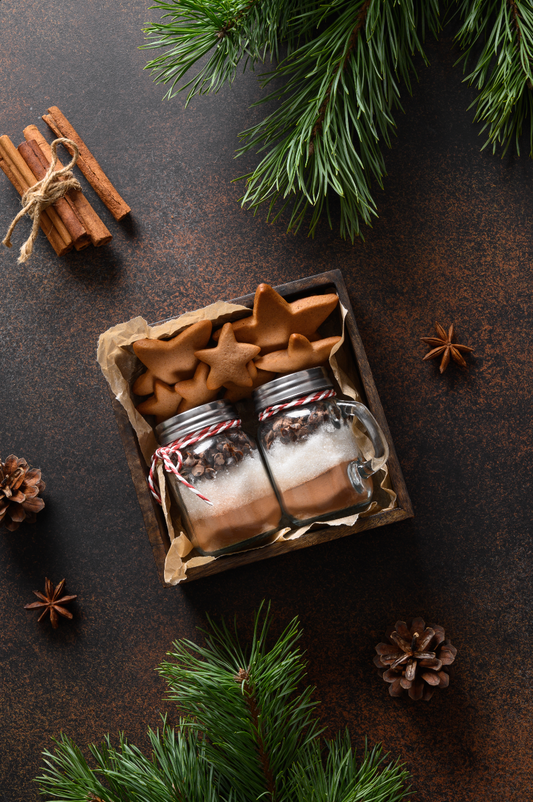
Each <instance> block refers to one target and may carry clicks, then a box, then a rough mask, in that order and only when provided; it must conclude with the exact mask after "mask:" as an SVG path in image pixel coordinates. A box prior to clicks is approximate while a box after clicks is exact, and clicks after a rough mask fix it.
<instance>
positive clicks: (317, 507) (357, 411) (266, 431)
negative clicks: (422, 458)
mask: <svg viewBox="0 0 533 802" xmlns="http://www.w3.org/2000/svg"><path fill="white" fill-rule="evenodd" d="M335 396H336V394H335V391H334V390H333V386H332V384H331V381H330V379H329V377H328V375H327V373H326V371H325V370H324V369H323V368H312V369H310V370H302V371H299V372H297V373H291V374H287V375H285V376H282V377H280V378H278V379H274V380H273V381H271V382H268V383H267V384H264V385H263V386H262V387H260V388H258V389H257V390H255V392H254V401H255V405H256V411H257V413H258V415H259V420H260V421H261V423H260V426H259V433H258V440H259V444H260V446H261V450H262V452H263V455H264V457H265V461H266V462H267V465H268V468H269V471H270V475H271V478H272V480H273V483H274V485H275V487H276V490H277V493H278V497H279V499H280V502H281V506H282V508H283V510H284V512H285V513H286V514H287V516H288V517H289V519H290V520H291V523H292V524H298V525H301V524H304V523H308V522H310V521H312V520H321V519H325V518H335V517H337V518H338V517H342V516H343V515H348V514H350V513H352V512H357V511H360V510H363V509H364V508H365V507H367V506H368V505H369V504H370V501H371V499H372V494H373V483H372V479H371V476H372V474H373V473H375V469H374V468H373V467H372V465H371V461H370V460H369V461H365V459H364V458H363V456H362V454H361V450H360V448H359V445H358V442H357V439H356V436H355V433H354V430H353V426H352V421H353V419H354V417H356V418H358V419H359V420H360V421H361V422H362V423H363V425H364V427H365V429H366V431H367V434H368V436H369V437H370V439H371V441H372V444H373V446H374V452H375V456H376V457H380V456H381V457H383V458H384V459H383V460H382V463H383V462H384V461H385V460H386V457H387V456H388V450H387V445H386V441H385V439H384V437H383V434H382V432H381V429H380V428H379V426H378V424H377V423H376V421H375V420H374V418H373V416H372V415H371V413H370V412H369V410H368V409H367V408H366V407H365V406H364V405H363V404H360V403H358V402H353V401H338V400H337V399H336V397H335Z"/></svg>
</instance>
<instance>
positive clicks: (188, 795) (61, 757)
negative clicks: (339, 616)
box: [37, 610, 408, 802]
mask: <svg viewBox="0 0 533 802" xmlns="http://www.w3.org/2000/svg"><path fill="white" fill-rule="evenodd" d="M269 626H270V615H269V612H268V611H267V612H266V613H263V612H262V611H261V610H260V611H259V612H258V613H257V615H256V616H255V622H254V630H253V635H252V638H251V642H250V644H249V646H248V647H247V648H246V647H243V646H241V643H240V641H239V637H238V632H237V629H236V627H235V628H234V630H230V629H229V628H228V627H227V626H226V625H225V624H222V625H220V626H217V625H215V624H213V623H211V627H210V630H209V631H207V632H205V633H204V634H205V645H204V646H199V645H197V644H195V643H193V642H191V641H187V640H181V641H178V642H177V643H175V644H174V646H173V651H172V652H170V653H169V657H170V660H167V661H165V662H164V663H163V664H162V665H161V666H160V667H159V671H160V673H161V674H162V676H163V677H165V679H166V681H167V683H168V686H169V696H170V698H171V699H173V700H175V701H176V702H177V704H178V707H179V709H180V713H181V715H182V718H181V719H180V721H179V726H178V727H177V728H176V729H174V728H172V727H171V726H170V725H169V724H168V722H167V721H166V720H165V719H164V720H163V725H162V727H161V729H160V730H159V729H158V730H157V731H153V730H150V731H149V738H150V743H151V748H152V754H151V757H150V758H147V757H145V756H144V755H143V753H142V752H141V751H140V750H139V749H138V748H137V747H135V746H133V745H130V744H129V743H128V742H127V740H126V739H125V738H124V737H121V738H120V740H119V745H118V747H114V746H113V745H112V743H111V739H110V738H109V736H107V737H106V739H105V740H104V742H103V744H102V745H101V746H99V747H96V746H91V747H90V748H89V752H90V760H91V764H90V763H89V760H88V759H86V758H85V757H84V755H83V754H82V752H81V750H80V749H79V748H78V747H77V746H76V745H75V743H74V742H73V741H72V740H71V739H70V738H68V737H67V736H66V735H62V736H60V737H59V738H58V739H57V740H56V742H55V750H54V751H50V750H47V751H46V752H45V753H44V761H45V767H44V771H43V773H42V775H41V776H40V777H38V778H37V780H38V782H39V785H40V790H41V793H42V794H43V795H45V796H46V798H47V800H50V802H98V800H102V802H363V800H364V802H400V800H402V799H404V798H405V796H406V794H407V793H408V789H407V788H406V786H405V783H406V780H407V773H406V772H405V770H403V769H402V767H401V766H400V765H399V764H398V763H397V762H396V763H386V762H385V756H384V755H382V753H381V748H380V747H379V746H377V747H375V748H374V749H372V750H369V749H367V748H366V747H365V750H364V753H363V756H362V759H361V760H360V761H359V760H357V758H356V754H355V751H354V750H353V748H352V746H351V741H350V736H349V734H348V733H347V732H346V733H345V734H344V735H342V736H338V737H337V738H335V739H334V740H333V741H327V740H326V741H323V740H322V738H321V728H320V725H319V722H318V719H317V717H316V708H317V703H316V702H314V701H312V699H311V694H312V691H313V689H312V688H310V687H305V688H303V690H302V689H300V685H301V681H302V679H303V678H304V676H305V663H304V661H303V657H302V654H301V651H300V649H299V647H298V641H299V639H300V638H301V632H300V630H299V628H298V622H297V620H296V619H295V620H294V621H292V622H291V624H289V626H288V627H287V628H286V629H285V631H284V632H283V633H282V634H281V635H280V636H279V638H278V639H277V641H276V642H275V643H274V644H273V645H272V646H269V645H267V638H268V631H269Z"/></svg>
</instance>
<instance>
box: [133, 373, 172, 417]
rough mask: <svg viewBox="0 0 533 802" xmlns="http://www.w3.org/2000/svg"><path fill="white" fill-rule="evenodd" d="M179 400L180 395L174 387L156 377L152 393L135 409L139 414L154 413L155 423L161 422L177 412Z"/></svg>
mask: <svg viewBox="0 0 533 802" xmlns="http://www.w3.org/2000/svg"><path fill="white" fill-rule="evenodd" d="M180 402H181V395H179V393H177V392H176V390H175V389H174V387H169V385H168V384H165V382H162V381H159V379H156V380H155V382H154V394H153V395H152V396H150V398H147V399H146V401H143V402H142V403H141V404H138V405H137V411H138V412H140V413H141V415H155V419H156V422H157V423H161V422H162V421H164V420H168V418H172V417H173V416H174V415H176V414H177V411H178V407H179V405H180Z"/></svg>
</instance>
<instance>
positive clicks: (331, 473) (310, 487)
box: [281, 460, 373, 521]
mask: <svg viewBox="0 0 533 802" xmlns="http://www.w3.org/2000/svg"><path fill="white" fill-rule="evenodd" d="M349 464H350V460H347V461H345V462H341V463H340V464H339V465H336V466H335V467H333V468H330V469H329V470H327V471H325V472H324V473H321V474H320V475H319V476H316V477H315V478H314V479H311V480H309V481H308V482H304V483H303V484H300V485H296V486H295V487H291V488H288V489H287V490H285V491H284V492H283V493H282V494H281V501H282V504H283V506H284V508H285V510H286V512H288V513H289V515H291V516H292V517H293V518H297V519H298V520H301V521H304V520H306V519H307V518H318V517H319V516H321V515H327V514H328V513H334V512H342V511H343V510H346V509H348V508H349V507H355V506H357V505H359V504H364V503H365V502H367V501H370V498H371V496H372V490H373V485H372V481H371V480H370V479H365V480H363V485H364V487H365V492H362V493H361V492H358V491H357V490H355V489H354V487H353V486H352V484H351V482H350V479H349V478H348V465H349Z"/></svg>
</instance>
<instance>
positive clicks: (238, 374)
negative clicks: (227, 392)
mask: <svg viewBox="0 0 533 802" xmlns="http://www.w3.org/2000/svg"><path fill="white" fill-rule="evenodd" d="M260 350H261V349H260V348H259V346H258V345H250V344H249V343H239V342H237V340H236V339H235V334H234V333H233V329H232V327H231V323H225V324H224V325H223V326H222V328H221V330H220V336H219V338H218V343H217V346H216V348H204V349H203V350H200V351H195V356H197V357H198V359H199V360H200V361H201V362H205V363H206V365H209V366H210V368H211V370H210V371H209V375H208V377H207V381H206V385H207V387H208V389H209V390H218V389H219V388H220V387H223V386H224V384H225V382H233V383H234V384H237V385H238V386H239V387H251V386H252V384H253V380H254V377H255V373H256V368H255V365H254V364H253V362H252V360H253V358H254V356H257V354H258V353H259V351H260ZM250 363H251V364H250Z"/></svg>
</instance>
